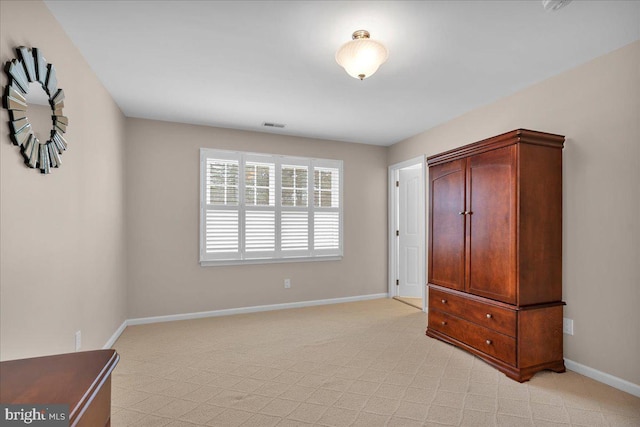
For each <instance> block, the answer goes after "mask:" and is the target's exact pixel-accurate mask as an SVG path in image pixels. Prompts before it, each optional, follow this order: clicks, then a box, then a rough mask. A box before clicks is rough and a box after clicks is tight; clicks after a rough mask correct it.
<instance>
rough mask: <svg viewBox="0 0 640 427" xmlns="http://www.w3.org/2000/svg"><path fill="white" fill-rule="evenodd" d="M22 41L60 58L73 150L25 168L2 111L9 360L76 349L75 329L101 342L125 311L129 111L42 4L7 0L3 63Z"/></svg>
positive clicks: (1, 33) (1, 320)
mask: <svg viewBox="0 0 640 427" xmlns="http://www.w3.org/2000/svg"><path fill="white" fill-rule="evenodd" d="M21 45H23V46H27V47H38V48H40V49H42V51H43V53H44V56H45V58H46V59H47V60H49V61H50V62H51V63H52V64H53V65H54V66H55V67H56V71H57V75H58V81H59V86H60V87H61V88H63V89H64V91H65V94H66V100H65V107H64V112H65V114H66V115H67V116H68V117H69V121H70V126H69V132H68V133H67V135H66V136H67V138H66V139H67V141H68V143H69V149H68V151H67V152H65V153H64V154H63V156H62V161H63V165H62V167H60V168H59V169H54V170H53V171H52V173H51V174H50V175H41V174H40V173H39V172H37V171H36V170H33V169H29V168H27V167H26V166H25V165H24V164H23V162H22V158H21V155H20V153H19V150H18V148H17V147H15V146H13V145H12V143H11V142H10V140H9V137H8V133H9V127H8V125H7V121H8V113H7V111H6V110H5V109H2V110H1V111H0V127H2V130H1V131H0V235H1V239H0V358H1V359H2V360H6V359H14V358H21V357H29V356H37V355H44V354H53V353H63V352H71V351H74V349H75V347H74V333H75V331H77V330H81V331H82V341H83V345H82V349H95V348H100V347H102V346H103V345H104V344H105V342H106V341H107V340H108V339H109V337H111V335H112V334H113V333H114V332H115V330H116V329H117V328H118V326H119V325H120V324H121V323H122V321H123V320H124V319H125V317H126V316H125V314H126V313H125V308H126V302H125V298H126V283H125V268H124V265H125V255H124V254H125V248H124V215H123V209H124V204H123V203H124V189H123V185H124V183H123V176H124V167H123V160H122V154H123V140H124V138H123V131H124V116H123V115H122V113H121V112H120V110H119V109H118V107H117V106H116V104H115V103H114V102H113V100H112V99H111V97H110V95H109V94H108V93H107V92H106V90H105V89H104V87H103V86H102V85H101V84H100V82H99V81H98V80H97V78H96V77H95V75H94V74H93V72H92V71H91V69H90V68H89V66H88V65H87V63H86V62H85V61H84V59H83V57H82V56H81V55H80V53H79V52H78V50H77V49H76V48H75V46H74V45H73V44H72V43H71V41H70V40H69V39H68V38H67V36H66V34H65V33H64V31H63V30H62V28H61V27H60V25H59V24H58V22H57V21H56V20H55V19H54V18H53V16H52V15H51V14H50V12H49V10H48V9H47V7H46V6H45V5H44V4H43V3H41V2H39V1H38V2H30V1H0V61H2V64H3V65H4V64H5V63H6V62H7V61H9V60H11V59H13V58H15V51H14V48H15V47H17V46H21ZM1 74H2V77H1V78H0V84H2V86H3V89H4V86H5V85H6V84H7V77H6V74H5V73H4V72H3V73H1ZM50 123H51V122H50V121H49V124H50Z"/></svg>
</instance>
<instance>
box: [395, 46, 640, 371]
mask: <svg viewBox="0 0 640 427" xmlns="http://www.w3.org/2000/svg"><path fill="white" fill-rule="evenodd" d="M517 128H527V129H533V130H540V131H545V132H551V133H558V134H562V135H566V137H567V141H566V144H565V149H564V168H563V174H564V176H563V181H564V202H563V209H564V217H563V227H564V230H563V239H564V243H563V257H564V259H563V296H564V300H565V301H566V302H567V306H566V308H565V311H564V313H565V317H568V318H572V319H574V329H575V334H574V336H567V335H565V357H567V358H569V359H571V360H573V361H576V362H578V363H581V364H584V365H587V366H589V367H591V368H595V369H598V370H600V371H603V372H606V373H609V374H611V375H614V376H617V377H620V378H623V379H625V380H628V381H631V382H633V383H635V384H640V363H639V362H638V361H640V332H639V328H640V309H639V307H640V221H639V218H640V217H639V214H638V213H639V212H640V42H635V43H633V44H631V45H628V46H626V47H624V48H622V49H619V50H617V51H615V52H613V53H610V54H608V55H605V56H602V57H600V58H597V59H595V60H593V61H591V62H589V63H587V64H584V65H582V66H580V67H578V68H575V69H572V70H570V71H567V72H565V73H563V74H560V75H558V76H556V77H553V78H551V79H548V80H546V81H543V82H541V83H539V84H536V85H534V86H531V87H529V88H527V89H525V90H522V91H520V92H518V93H516V94H514V95H512V96H510V97H507V98H504V99H501V100H499V101H497V102H494V103H492V104H490V105H487V106H485V107H482V108H479V109H476V110H474V111H471V112H469V113H467V114H465V115H463V116H461V117H458V118H456V119H454V120H451V121H450V122H447V123H445V124H443V125H440V126H438V127H435V128H433V129H431V130H429V131H427V132H424V133H422V134H419V135H416V136H414V137H411V138H409V139H407V140H405V141H402V142H400V143H398V144H395V145H394V146H392V147H390V149H389V159H388V162H389V164H393V163H396V162H399V161H402V160H405V159H409V158H412V157H415V156H416V155H419V154H426V155H428V156H430V155H433V154H436V153H438V152H441V151H443V150H448V149H451V148H455V147H458V146H460V145H464V144H467V143H471V142H474V141H477V140H480V139H484V138H487V137H490V136H493V135H497V134H500V133H503V132H506V131H509V130H513V129H517Z"/></svg>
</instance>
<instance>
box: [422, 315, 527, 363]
mask: <svg viewBox="0 0 640 427" xmlns="http://www.w3.org/2000/svg"><path fill="white" fill-rule="evenodd" d="M429 328H432V329H434V330H436V331H439V332H441V333H443V334H446V335H448V336H450V337H451V338H455V339H457V340H458V341H461V342H464V343H466V344H468V345H470V346H471V347H473V348H475V349H477V350H480V351H482V352H483V353H486V354H489V355H491V356H493V357H495V358H497V359H500V360H502V361H503V362H506V363H508V364H510V365H513V366H515V364H516V340H515V338H512V337H509V336H506V335H504V334H501V333H499V332H496V331H494V330H492V329H489V328H484V327H482V326H479V325H476V324H475V323H472V322H469V321H467V320H464V319H461V318H459V317H457V316H454V315H451V314H448V313H445V312H442V311H438V310H431V309H429Z"/></svg>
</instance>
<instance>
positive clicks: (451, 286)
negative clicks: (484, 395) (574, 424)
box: [426, 129, 565, 382]
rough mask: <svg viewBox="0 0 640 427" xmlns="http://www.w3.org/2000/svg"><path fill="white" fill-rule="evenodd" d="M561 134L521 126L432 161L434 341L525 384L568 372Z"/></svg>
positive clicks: (431, 330)
mask: <svg viewBox="0 0 640 427" xmlns="http://www.w3.org/2000/svg"><path fill="white" fill-rule="evenodd" d="M563 144H564V137H563V136H560V135H553V134H548V133H543V132H536V131H530V130H525V129H518V130H514V131H512V132H508V133H505V134H502V135H498V136H495V137H493V138H489V139H486V140H483V141H479V142H476V143H473V144H469V145H465V146H463V147H460V148H458V149H455V150H450V151H447V152H445V153H441V154H438V155H435V156H431V157H429V158H428V159H427V163H428V165H429V252H428V253H429V255H428V264H429V278H428V281H429V283H428V286H429V314H428V326H427V332H426V333H427V335H428V336H430V337H433V338H437V339H440V340H442V341H446V342H448V343H450V344H454V345H456V346H458V347H460V348H463V349H465V350H467V351H469V352H471V353H473V354H475V355H476V356H478V357H480V358H482V359H483V360H485V361H486V362H487V363H489V364H490V365H492V366H494V367H496V368H497V369H499V370H500V371H502V372H504V373H505V374H506V375H507V376H509V377H510V378H513V379H515V380H517V381H520V382H523V381H527V380H529V379H530V378H531V377H532V376H533V375H534V374H535V373H536V372H538V371H540V370H543V369H550V370H553V371H556V372H564V370H565V367H564V360H563V356H562V309H563V305H564V302H562V148H563Z"/></svg>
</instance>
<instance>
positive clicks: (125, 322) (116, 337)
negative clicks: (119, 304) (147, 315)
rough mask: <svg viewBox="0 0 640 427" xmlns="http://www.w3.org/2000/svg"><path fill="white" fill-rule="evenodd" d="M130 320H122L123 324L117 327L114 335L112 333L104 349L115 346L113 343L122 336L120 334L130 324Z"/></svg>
mask: <svg viewBox="0 0 640 427" xmlns="http://www.w3.org/2000/svg"><path fill="white" fill-rule="evenodd" d="M128 322H129V321H128V320H125V321H124V322H122V324H121V325H120V326H119V327H118V329H116V331H115V332H114V333H113V335H111V338H109V340H108V341H107V343H106V344H105V345H104V346H103V347H102V349H103V350H106V349H108V348H111V347H112V346H113V344H114V343H115V342H116V340H117V339H118V338H120V335H121V334H122V333H123V332H124V330H125V328H126V327H127V326H128V324H129V323H128Z"/></svg>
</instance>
